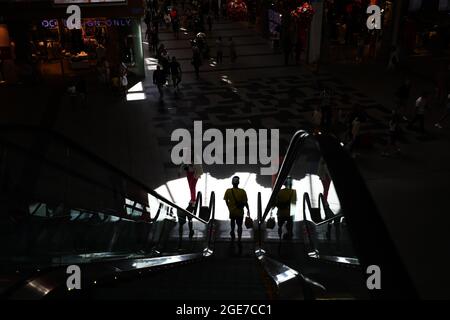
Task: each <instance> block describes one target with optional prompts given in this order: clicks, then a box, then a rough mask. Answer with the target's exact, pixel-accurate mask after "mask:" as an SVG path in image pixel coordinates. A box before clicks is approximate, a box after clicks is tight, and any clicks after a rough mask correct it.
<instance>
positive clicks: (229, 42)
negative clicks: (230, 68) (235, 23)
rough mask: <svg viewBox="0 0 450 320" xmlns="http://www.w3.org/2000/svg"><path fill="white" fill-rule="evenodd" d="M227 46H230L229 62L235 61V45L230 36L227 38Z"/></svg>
mask: <svg viewBox="0 0 450 320" xmlns="http://www.w3.org/2000/svg"><path fill="white" fill-rule="evenodd" d="M228 47H229V48H230V59H231V62H235V61H236V59H237V53H236V45H235V43H234V41H233V38H232V37H230V38H229V40H228Z"/></svg>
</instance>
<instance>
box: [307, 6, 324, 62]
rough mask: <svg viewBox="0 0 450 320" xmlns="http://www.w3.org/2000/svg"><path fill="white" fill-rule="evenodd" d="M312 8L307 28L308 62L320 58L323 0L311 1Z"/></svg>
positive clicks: (316, 60)
mask: <svg viewBox="0 0 450 320" xmlns="http://www.w3.org/2000/svg"><path fill="white" fill-rule="evenodd" d="M311 4H312V6H313V8H314V9H315V10H316V13H315V14H314V17H313V20H312V21H311V26H310V29H309V39H308V51H307V61H308V63H316V62H318V61H319V59H320V49H321V46H322V24H323V14H324V3H323V0H316V1H311Z"/></svg>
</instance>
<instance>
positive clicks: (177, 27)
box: [172, 16, 180, 40]
mask: <svg viewBox="0 0 450 320" xmlns="http://www.w3.org/2000/svg"><path fill="white" fill-rule="evenodd" d="M172 29H173V34H174V36H175V39H177V40H178V39H180V20H179V19H178V17H177V16H176V17H174V18H173V19H172Z"/></svg>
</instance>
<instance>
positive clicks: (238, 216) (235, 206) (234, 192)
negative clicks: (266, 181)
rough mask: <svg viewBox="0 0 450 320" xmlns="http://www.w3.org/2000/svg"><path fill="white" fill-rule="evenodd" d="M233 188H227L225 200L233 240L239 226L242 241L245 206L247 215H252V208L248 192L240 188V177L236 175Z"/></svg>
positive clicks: (239, 238)
mask: <svg viewBox="0 0 450 320" xmlns="http://www.w3.org/2000/svg"><path fill="white" fill-rule="evenodd" d="M232 184H233V188H230V189H227V190H226V191H225V195H224V196H223V200H225V202H226V204H227V207H228V211H229V212H230V224H231V232H230V236H231V241H234V238H235V235H234V228H235V225H236V224H237V227H238V242H239V243H241V238H242V223H243V221H244V208H247V215H248V216H250V209H249V207H248V200H247V193H246V192H245V190H244V189H240V188H238V186H239V177H238V176H234V177H233V179H232Z"/></svg>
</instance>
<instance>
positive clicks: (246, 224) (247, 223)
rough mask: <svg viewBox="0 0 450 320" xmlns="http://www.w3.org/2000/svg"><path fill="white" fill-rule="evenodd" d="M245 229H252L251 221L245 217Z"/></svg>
mask: <svg viewBox="0 0 450 320" xmlns="http://www.w3.org/2000/svg"><path fill="white" fill-rule="evenodd" d="M245 227H246V228H247V229H251V228H253V219H252V218H250V217H249V216H247V217H246V218H245Z"/></svg>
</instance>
